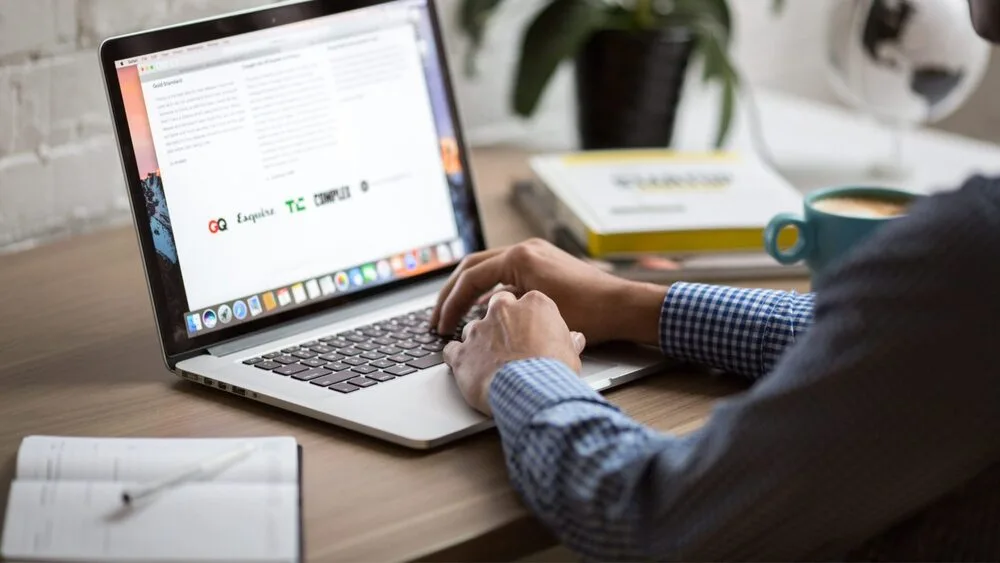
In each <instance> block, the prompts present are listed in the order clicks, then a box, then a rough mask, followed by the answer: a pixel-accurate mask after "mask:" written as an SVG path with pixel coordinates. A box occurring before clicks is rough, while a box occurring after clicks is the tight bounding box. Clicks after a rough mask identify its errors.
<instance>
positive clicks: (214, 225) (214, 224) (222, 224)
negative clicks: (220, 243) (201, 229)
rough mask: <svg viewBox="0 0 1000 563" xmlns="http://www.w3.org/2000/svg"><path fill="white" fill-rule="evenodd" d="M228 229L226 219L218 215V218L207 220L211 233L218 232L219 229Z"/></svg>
mask: <svg viewBox="0 0 1000 563" xmlns="http://www.w3.org/2000/svg"><path fill="white" fill-rule="evenodd" d="M228 230H229V225H227V224H226V220H225V219H224V218H222V217H219V218H218V219H212V220H211V221H209V222H208V232H210V233H212V234H213V235H214V234H215V233H218V232H219V231H228Z"/></svg>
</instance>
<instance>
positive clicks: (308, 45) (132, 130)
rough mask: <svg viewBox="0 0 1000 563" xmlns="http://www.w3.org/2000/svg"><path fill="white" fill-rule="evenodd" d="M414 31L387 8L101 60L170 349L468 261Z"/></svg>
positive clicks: (432, 75)
mask: <svg viewBox="0 0 1000 563" xmlns="http://www.w3.org/2000/svg"><path fill="white" fill-rule="evenodd" d="M431 17H432V16H431V13H430V11H429V10H428V7H427V5H426V1H425V0H403V1H397V2H389V3H384V4H380V5H377V6H370V7H364V8H359V9H355V10H351V11H347V12H343V13H338V14H333V15H327V16H322V17H316V18H311V19H306V20H304V21H298V22H295V23H291V24H287V25H279V26H276V27H269V28H267V29H261V30H256V31H252V32H248V33H243V34H238V35H232V36H228V37H224V38H220V39H216V40H212V41H207V42H202V43H197V44H191V45H184V46H182V47H178V48H174V49H171V50H169V51H161V52H155V53H149V54H144V55H140V56H136V57H131V58H129V59H122V60H116V61H114V65H115V70H116V72H117V78H118V84H119V86H120V89H121V97H122V102H123V105H124V113H125V116H126V120H127V122H128V132H129V135H130V141H131V144H132V148H133V152H134V156H135V161H136V162H135V164H136V166H137V169H138V174H139V178H140V181H141V185H142V191H143V192H144V196H145V204H146V212H147V214H148V219H149V224H148V225H140V226H139V228H148V229H150V231H151V232H150V235H151V239H152V242H153V247H154V248H155V252H156V255H157V260H158V263H159V267H160V269H159V275H160V276H161V277H162V278H163V280H162V281H163V289H164V292H165V293H166V302H167V309H168V310H167V311H166V313H167V314H168V315H169V317H170V318H171V319H172V320H173V321H174V324H175V326H176V327H177V329H178V332H179V334H180V335H182V336H183V337H184V338H187V339H197V338H198V337H200V336H203V335H206V334H209V333H213V332H221V331H226V330H227V329H231V328H234V327H236V326H238V325H245V324H248V323H252V322H255V321H257V320H260V319H263V318H265V317H269V316H280V315H282V314H283V313H285V312H287V311H291V310H293V309H300V308H306V307H309V306H310V305H312V304H315V303H318V302H322V301H325V300H331V299H335V298H337V297H338V296H344V295H346V294H351V293H360V292H365V291H366V290H370V289H372V288H374V287H376V286H385V285H386V284H392V283H394V282H397V281H400V280H403V279H405V278H410V277H414V276H419V275H421V274H425V273H428V272H432V271H434V270H438V269H440V268H443V267H446V266H449V265H452V264H454V263H455V262H457V261H459V260H460V259H461V258H462V257H463V256H464V255H465V254H466V253H467V252H468V251H470V250H473V249H475V247H476V246H477V244H479V243H478V242H477V241H478V240H480V238H479V237H480V235H479V233H478V232H476V231H477V228H478V225H477V224H476V219H475V211H474V207H473V205H474V204H472V202H470V201H467V200H470V199H471V190H470V189H469V187H468V186H467V185H466V181H467V180H466V178H465V173H464V171H463V167H462V159H461V158H460V153H459V143H460V141H459V139H458V138H457V135H456V132H455V130H454V123H453V114H452V110H451V100H450V98H449V93H448V89H447V82H446V79H445V76H444V73H445V70H444V68H443V66H442V62H441V59H440V53H439V49H440V46H439V45H438V44H437V42H436V40H435V33H434V28H433V27H432V21H431ZM139 216H141V215H140V214H138V213H137V217H139ZM150 275H154V273H153V272H150ZM174 336H175V337H176V336H178V334H175V335H174ZM220 336H221V335H220ZM213 340H214V339H213Z"/></svg>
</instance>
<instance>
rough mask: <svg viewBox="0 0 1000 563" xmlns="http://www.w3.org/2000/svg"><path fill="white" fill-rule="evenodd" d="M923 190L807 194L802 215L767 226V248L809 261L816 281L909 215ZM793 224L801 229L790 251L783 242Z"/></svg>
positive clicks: (789, 260) (787, 258)
mask: <svg viewBox="0 0 1000 563" xmlns="http://www.w3.org/2000/svg"><path fill="white" fill-rule="evenodd" d="M919 197H921V196H919V195H918V194H914V193H911V192H907V191H903V190H897V189H892V188H878V187H865V186H853V187H852V186H848V187H838V188H828V189H825V190H820V191H817V192H814V193H812V194H810V195H808V196H806V198H805V200H804V203H803V207H804V214H803V215H802V216H801V217H800V216H796V215H793V214H791V213H782V214H780V215H777V216H775V217H774V218H773V219H771V222H770V223H768V225H767V228H766V229H765V230H764V249H765V250H766V251H767V253H768V254H770V255H771V256H772V257H773V258H774V259H775V260H777V261H778V262H780V263H782V264H786V265H790V264H795V263H797V262H801V261H805V263H806V266H808V268H809V271H810V273H811V274H812V279H813V282H815V281H816V279H817V278H818V277H819V275H820V274H822V273H823V272H825V271H826V270H827V269H829V268H830V266H831V265H832V264H834V263H836V262H837V261H839V260H840V259H841V258H842V257H844V256H845V255H846V254H848V252H849V251H850V250H851V249H852V248H854V247H855V246H856V245H857V244H858V243H860V242H861V241H863V240H865V239H867V238H868V237H869V236H871V235H872V233H874V232H875V231H876V230H878V229H879V228H881V227H882V226H884V225H885V224H886V223H888V222H889V221H892V220H894V219H897V218H899V217H901V216H903V215H905V214H906V208H907V207H908V206H909V205H910V204H911V203H913V202H914V200H916V199H917V198H919ZM787 227H794V228H795V229H796V230H797V231H798V237H797V240H796V242H795V244H794V245H793V246H792V247H791V248H789V249H782V248H780V247H779V246H778V235H779V233H781V231H782V230H783V229H785V228H787Z"/></svg>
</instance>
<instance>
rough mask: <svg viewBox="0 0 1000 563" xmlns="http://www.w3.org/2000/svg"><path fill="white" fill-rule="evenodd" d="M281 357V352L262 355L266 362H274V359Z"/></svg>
mask: <svg viewBox="0 0 1000 563" xmlns="http://www.w3.org/2000/svg"><path fill="white" fill-rule="evenodd" d="M280 355H281V352H269V353H267V354H264V355H262V356H261V358H264V359H265V360H273V359H275V358H277V357H278V356H280Z"/></svg>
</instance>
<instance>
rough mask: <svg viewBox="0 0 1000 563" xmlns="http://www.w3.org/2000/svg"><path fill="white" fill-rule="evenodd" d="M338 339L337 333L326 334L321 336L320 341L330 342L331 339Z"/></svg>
mask: <svg viewBox="0 0 1000 563" xmlns="http://www.w3.org/2000/svg"><path fill="white" fill-rule="evenodd" d="M336 339H337V335H336V334H331V335H330V336H324V337H323V338H320V339H319V341H320V342H329V341H331V340H336Z"/></svg>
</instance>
